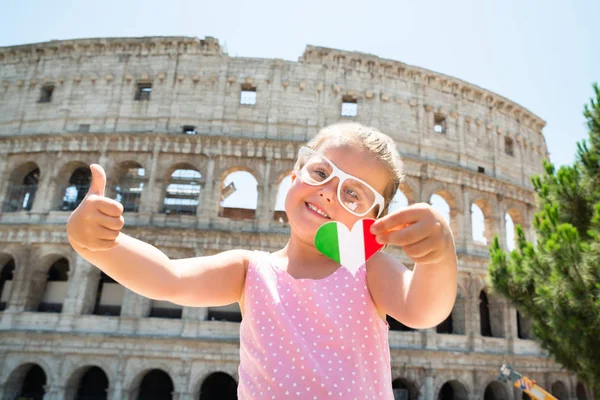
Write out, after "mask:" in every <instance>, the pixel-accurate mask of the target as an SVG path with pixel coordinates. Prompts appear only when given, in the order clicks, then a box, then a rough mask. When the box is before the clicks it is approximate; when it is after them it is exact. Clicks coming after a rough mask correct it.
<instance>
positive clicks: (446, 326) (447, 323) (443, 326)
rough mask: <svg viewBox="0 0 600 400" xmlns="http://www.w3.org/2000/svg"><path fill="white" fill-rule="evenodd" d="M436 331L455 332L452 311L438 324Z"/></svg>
mask: <svg viewBox="0 0 600 400" xmlns="http://www.w3.org/2000/svg"><path fill="white" fill-rule="evenodd" d="M435 331H436V332H437V333H446V334H451V333H454V330H453V327H452V313H450V314H449V315H448V317H446V319H445V320H444V321H442V322H441V323H440V324H439V325H438V326H436V328H435Z"/></svg>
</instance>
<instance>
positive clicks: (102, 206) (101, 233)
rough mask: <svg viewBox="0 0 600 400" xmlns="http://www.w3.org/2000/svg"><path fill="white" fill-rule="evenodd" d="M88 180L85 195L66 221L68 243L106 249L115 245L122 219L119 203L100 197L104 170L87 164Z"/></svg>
mask: <svg viewBox="0 0 600 400" xmlns="http://www.w3.org/2000/svg"><path fill="white" fill-rule="evenodd" d="M90 170H91V171H92V183H91V184H90V190H89V191H88V193H87V195H86V196H85V198H84V199H83V201H82V202H81V204H79V206H78V207H77V208H76V209H75V211H73V213H72V214H71V216H70V217H69V220H68V221H67V236H68V238H69V242H70V243H71V245H73V246H74V247H75V246H79V247H83V248H85V249H88V250H91V251H103V250H109V249H112V248H113V247H115V246H117V245H118V239H119V234H120V232H121V229H122V228H123V225H124V224H125V220H124V219H123V205H122V204H121V203H119V202H118V201H115V200H113V199H109V198H107V197H104V190H105V188H106V173H105V172H104V169H103V168H102V167H101V166H100V165H98V164H92V165H90Z"/></svg>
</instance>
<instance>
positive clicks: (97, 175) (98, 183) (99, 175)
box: [88, 164, 106, 196]
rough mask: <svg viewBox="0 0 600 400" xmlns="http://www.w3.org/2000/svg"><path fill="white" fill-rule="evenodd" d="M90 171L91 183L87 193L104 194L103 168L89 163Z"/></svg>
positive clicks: (104, 179)
mask: <svg viewBox="0 0 600 400" xmlns="http://www.w3.org/2000/svg"><path fill="white" fill-rule="evenodd" d="M90 170H91V171H92V183H91V184H90V190H89V191H88V194H97V195H99V196H104V189H105V188H106V173H105V172H104V168H102V167H101V166H100V165H98V164H92V165H90Z"/></svg>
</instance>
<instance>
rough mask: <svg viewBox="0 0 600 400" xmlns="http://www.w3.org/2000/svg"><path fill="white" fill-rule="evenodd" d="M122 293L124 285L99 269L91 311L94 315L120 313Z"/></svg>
mask: <svg viewBox="0 0 600 400" xmlns="http://www.w3.org/2000/svg"><path fill="white" fill-rule="evenodd" d="M124 295H125V287H124V286H123V285H121V284H120V283H118V282H116V281H115V280H114V279H112V278H111V277H110V276H108V275H106V274H105V273H104V272H102V271H100V276H99V279H98V289H97V290H96V300H95V301H94V310H93V312H92V313H93V314H95V315H112V316H119V315H121V306H122V305H123V297H124Z"/></svg>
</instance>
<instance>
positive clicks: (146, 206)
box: [140, 139, 160, 216]
mask: <svg viewBox="0 0 600 400" xmlns="http://www.w3.org/2000/svg"><path fill="white" fill-rule="evenodd" d="M159 154H160V139H157V140H156V142H155V143H154V150H153V151H152V163H151V164H150V175H149V176H148V181H147V186H146V187H144V190H142V195H141V198H140V214H146V215H147V216H149V215H150V214H152V213H153V212H156V209H157V208H160V200H159V199H157V198H156V197H155V195H156V193H155V186H156V175H157V171H156V169H157V164H158V157H159ZM159 180H160V178H159ZM157 203H159V205H158V207H157Z"/></svg>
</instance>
